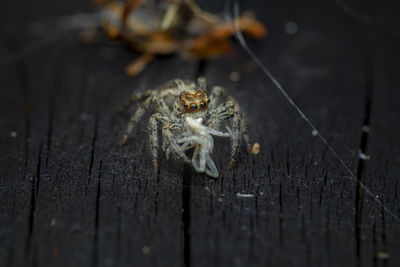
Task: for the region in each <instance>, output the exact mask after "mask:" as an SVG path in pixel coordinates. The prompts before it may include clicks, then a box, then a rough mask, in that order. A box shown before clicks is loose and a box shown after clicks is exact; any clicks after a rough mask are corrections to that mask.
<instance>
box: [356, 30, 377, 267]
mask: <svg viewBox="0 0 400 267" xmlns="http://www.w3.org/2000/svg"><path fill="white" fill-rule="evenodd" d="M365 35H366V33H363V39H365V40H363V46H362V47H363V49H362V52H363V54H362V55H363V59H364V62H363V66H362V67H363V73H364V88H365V94H366V95H365V104H364V119H363V122H362V127H363V128H365V127H367V128H370V118H371V107H372V95H373V90H374V83H375V76H374V63H373V58H372V55H371V50H370V47H369V45H370V44H369V42H368V40H367V38H366V36H365ZM368 135H369V132H368V131H366V130H363V131H362V134H361V141H360V148H359V151H360V153H362V154H363V155H365V154H366V153H367V145H368V137H369V136H368ZM366 171H367V159H366V158H363V157H359V160H358V165H357V173H356V175H357V179H358V181H359V182H358V183H357V186H356V197H355V203H354V207H355V210H356V214H355V238H356V255H357V265H360V264H361V263H360V259H361V230H362V227H361V224H362V223H361V221H362V209H363V200H364V189H363V188H362V186H361V184H363V185H365V175H366Z"/></svg>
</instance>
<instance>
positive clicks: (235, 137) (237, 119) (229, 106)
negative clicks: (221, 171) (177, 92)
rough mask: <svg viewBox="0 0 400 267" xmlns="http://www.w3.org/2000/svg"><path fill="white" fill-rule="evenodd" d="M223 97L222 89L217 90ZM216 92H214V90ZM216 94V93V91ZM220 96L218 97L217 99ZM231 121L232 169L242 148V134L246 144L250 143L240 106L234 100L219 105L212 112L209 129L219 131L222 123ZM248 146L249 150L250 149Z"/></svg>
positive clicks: (230, 164) (230, 163)
mask: <svg viewBox="0 0 400 267" xmlns="http://www.w3.org/2000/svg"><path fill="white" fill-rule="evenodd" d="M217 89H218V90H221V91H219V92H220V93H221V94H219V95H222V94H224V91H225V90H223V89H222V88H217ZM222 90H223V91H222ZM213 91H214V90H213ZM214 92H215V91H214ZM219 95H216V96H217V97H218V96H219ZM229 119H230V120H231V127H230V128H229V127H228V131H229V132H230V134H231V138H232V150H231V160H230V162H229V166H230V167H232V166H233V164H234V162H235V156H236V154H237V152H238V151H239V148H240V141H241V136H242V133H244V134H245V135H246V136H244V138H245V141H246V143H248V135H247V127H244V128H243V129H242V125H243V126H245V124H244V122H243V119H242V113H241V112H240V108H239V105H237V104H236V102H234V100H233V99H232V98H230V100H228V101H227V102H226V103H223V104H221V105H219V106H218V107H217V108H216V109H215V110H213V111H211V112H210V119H209V120H208V124H209V127H210V128H212V129H218V128H219V127H220V125H221V123H223V122H225V121H227V120H229ZM249 146H250V145H249V144H248V148H249Z"/></svg>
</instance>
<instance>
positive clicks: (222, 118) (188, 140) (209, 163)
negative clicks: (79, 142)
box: [121, 78, 251, 177]
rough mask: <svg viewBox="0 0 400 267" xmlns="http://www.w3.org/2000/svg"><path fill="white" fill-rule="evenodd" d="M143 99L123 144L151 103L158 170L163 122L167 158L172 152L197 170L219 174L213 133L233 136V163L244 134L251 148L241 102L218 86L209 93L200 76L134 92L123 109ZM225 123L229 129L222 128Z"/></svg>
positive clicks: (152, 147)
mask: <svg viewBox="0 0 400 267" xmlns="http://www.w3.org/2000/svg"><path fill="white" fill-rule="evenodd" d="M143 99H144V101H143V102H142V103H141V105H140V107H139V108H138V109H137V110H136V112H135V113H134V114H133V115H132V117H131V118H130V120H129V123H128V126H127V128H126V131H125V134H124V136H123V138H122V140H121V144H125V143H126V141H127V139H128V137H129V135H130V134H131V133H132V130H133V127H134V125H135V124H136V123H137V122H138V121H139V120H140V119H141V118H142V117H143V115H144V113H145V111H146V109H147V108H148V107H149V106H150V104H152V105H153V106H154V109H155V112H156V113H154V114H153V115H152V116H151V117H150V119H149V124H148V130H149V137H150V150H151V155H152V158H153V166H154V168H155V169H158V162H157V157H158V123H160V124H161V125H162V137H163V144H162V149H163V151H165V153H166V157H167V159H168V158H169V156H170V153H172V154H174V155H175V156H176V157H177V158H178V159H180V160H181V161H183V162H184V163H187V164H189V165H191V166H192V167H193V168H194V169H195V170H196V171H197V172H199V173H203V172H204V173H206V174H207V175H209V176H211V177H218V175H219V174H218V170H217V168H216V166H215V164H214V161H213V160H212V158H211V154H212V151H213V148H214V140H213V138H212V135H215V136H221V137H229V138H231V141H232V151H231V155H230V162H229V165H230V166H232V165H233V163H234V162H235V156H236V154H237V152H238V150H239V147H240V141H241V138H242V136H243V139H244V140H245V142H246V144H247V150H248V152H250V151H251V146H250V144H249V137H248V134H247V125H246V120H245V119H244V117H243V113H242V112H241V110H240V107H239V104H238V103H237V102H236V101H235V100H234V99H233V97H232V96H230V95H229V94H228V93H227V92H226V91H225V89H223V88H222V87H219V86H214V87H213V88H212V90H211V93H210V96H208V95H207V93H206V80H205V79H204V78H199V79H198V80H197V82H196V83H195V82H190V81H185V80H180V79H176V80H172V81H169V82H167V83H166V84H165V85H164V86H162V87H160V88H158V89H156V90H148V91H145V92H143V93H140V94H136V95H133V96H132V97H131V98H130V99H129V100H128V102H127V103H126V104H125V106H124V107H123V108H122V111H124V110H126V109H128V108H129V107H130V106H131V105H132V104H133V103H135V102H137V101H140V100H143ZM203 123H205V125H203ZM223 125H225V127H226V130H227V132H222V131H221V130H220V129H221V126H223ZM191 148H193V149H194V152H193V155H192V157H191V159H189V157H188V156H187V154H186V151H187V150H188V149H191Z"/></svg>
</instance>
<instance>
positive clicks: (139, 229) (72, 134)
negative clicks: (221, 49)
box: [0, 0, 400, 266]
mask: <svg viewBox="0 0 400 267" xmlns="http://www.w3.org/2000/svg"><path fill="white" fill-rule="evenodd" d="M25 4H26V6H25V9H21V8H19V5H17V4H14V3H9V4H8V8H7V10H8V12H6V11H5V10H2V11H1V14H2V20H3V21H5V22H7V24H8V25H10V26H9V27H7V28H6V27H4V26H3V27H2V28H1V32H2V36H4V39H3V40H2V41H1V44H0V55H1V56H4V57H8V56H9V54H10V53H13V52H15V51H17V50H18V49H21V48H24V47H26V45H27V44H29V43H30V42H34V41H37V40H39V39H40V36H39V37H33V36H32V35H30V34H28V29H29V24H30V23H31V22H34V21H41V22H42V24H43V25H48V24H49V23H50V24H51V23H52V22H55V21H57V19H58V18H59V17H60V16H64V15H67V14H73V13H76V12H78V11H80V10H83V11H91V10H94V9H92V7H91V6H90V4H88V3H85V4H84V3H81V2H79V1H68V3H63V4H62V5H60V4H59V3H58V4H57V3H56V2H53V1H42V2H41V3H39V4H38V3H30V2H29V3H28V2H26V3H25ZM201 4H202V7H204V8H207V9H209V10H221V9H222V8H223V5H221V6H220V5H219V4H218V3H214V4H210V5H209V4H208V3H207V1H202V3H201ZM241 4H242V5H241V9H242V10H244V9H247V8H250V9H253V10H254V11H255V12H256V14H257V17H260V18H261V20H262V21H263V22H264V23H265V24H266V25H267V26H268V29H269V36H268V38H267V39H266V40H265V41H261V42H259V41H258V42H257V41H249V45H250V46H251V48H252V49H254V51H255V53H256V54H257V55H259V57H260V59H261V60H262V61H263V62H265V64H266V65H267V66H268V67H269V69H270V70H271V72H272V73H273V74H274V75H275V76H276V77H277V78H278V79H279V80H280V81H281V83H282V85H283V86H284V87H285V88H286V89H287V91H288V93H289V94H290V95H291V96H292V97H293V100H294V101H295V102H296V103H298V105H299V106H300V107H301V108H302V109H303V110H304V112H305V113H306V114H307V115H308V116H309V117H310V119H311V121H312V122H313V123H315V125H316V126H317V128H318V129H319V130H320V132H321V133H322V134H323V135H324V136H325V137H326V138H327V140H328V142H329V143H330V144H332V146H333V147H334V149H335V150H336V151H337V152H338V154H339V155H340V156H341V157H342V158H343V160H344V162H345V163H346V164H347V165H348V166H349V168H350V169H351V170H352V171H353V172H354V173H355V175H356V176H357V178H358V179H360V180H362V181H363V182H364V183H365V185H366V186H367V187H368V188H370V189H371V191H372V192H374V194H377V195H379V197H380V199H381V200H382V201H383V203H384V205H385V206H386V207H387V208H388V209H389V210H390V211H392V212H393V213H394V214H396V215H397V216H398V214H399V204H398V187H399V181H398V176H399V173H398V168H397V166H398V165H399V157H398V156H397V155H398V154H399V151H398V148H399V142H398V138H397V136H398V134H397V132H398V130H399V127H400V125H399V121H400V120H399V117H400V109H399V108H398V99H399V93H398V90H396V89H397V88H398V86H399V82H398V79H397V76H398V75H397V67H396V66H397V62H398V61H399V58H400V57H399V50H398V47H399V46H398V44H399V39H398V34H397V33H396V29H394V26H393V25H395V22H396V20H397V18H396V16H394V15H393V14H396V12H395V11H396V10H398V6H394V5H393V6H391V4H390V3H386V2H383V3H379V4H377V3H375V2H374V1H369V2H367V3H362V4H361V3H358V2H357V1H349V2H346V3H345V4H347V5H349V6H350V7H352V8H354V10H358V11H359V12H361V13H360V14H364V15H365V14H366V15H368V16H369V17H370V18H373V19H371V20H367V21H365V20H363V19H361V20H360V17H354V16H349V14H348V13H349V12H347V13H346V12H344V11H346V9H345V10H343V6H342V7H341V6H340V5H338V4H337V3H335V1H325V2H321V1H317V0H315V1H312V3H307V5H305V4H300V3H297V4H296V3H293V2H292V1H268V2H266V3H264V2H262V1H258V2H256V1H251V2H246V3H241ZM347 11H348V10H347ZM361 18H364V19H365V18H366V16H364V17H361ZM288 21H293V22H295V23H296V24H297V25H298V31H297V32H296V33H295V34H293V35H290V34H287V33H285V30H284V29H285V25H286V23H287V22H288ZM54 24H55V23H54ZM3 25H4V24H3ZM61 36H62V37H60V39H58V40H59V41H55V42H54V43H53V44H52V45H48V46H46V47H45V48H42V49H40V50H37V52H33V53H31V54H29V55H27V56H25V57H22V58H21V59H19V60H17V61H15V62H13V63H11V64H8V65H2V66H1V71H2V74H1V75H0V81H1V83H2V89H1V99H0V114H1V116H0V126H1V127H0V133H1V138H0V148H1V151H2V152H3V155H4V156H2V157H0V175H1V177H2V178H1V179H0V203H1V206H2V209H1V213H0V218H1V220H0V227H1V230H0V265H2V266H3V265H4V266H31V265H32V266H34V265H39V266H76V265H82V266H126V265H139V266H181V265H182V266H189V265H192V266H206V265H208V266H209V265H211V266H232V265H235V266H265V265H279V266H281V265H283V266H291V265H298V266H309V265H317V266H321V265H323V266H338V265H345V266H353V265H358V266H381V265H382V266H397V265H399V263H400V256H399V241H398V240H399V226H398V225H399V224H398V221H396V220H395V219H394V218H393V217H391V216H390V215H389V214H388V213H387V212H384V211H383V210H382V207H380V206H379V205H377V203H376V202H375V201H374V200H373V199H372V198H371V197H370V196H368V195H367V194H366V193H365V192H364V191H360V188H359V186H358V185H357V183H356V182H355V181H354V180H351V178H350V176H349V173H348V172H346V170H345V169H344V168H343V166H341V165H340V163H339V162H338V161H337V159H335V158H334V156H333V155H332V154H331V153H330V152H329V150H328V149H327V147H326V146H325V145H323V144H322V143H321V141H320V140H319V139H318V138H317V137H315V136H313V135H312V133H311V129H310V128H309V127H308V126H307V125H306V123H305V122H304V121H303V120H302V119H301V117H300V116H299V114H297V113H296V111H295V110H294V109H293V107H291V106H290V105H289V103H288V101H287V100H286V99H285V98H283V96H282V95H281V94H280V93H279V92H278V91H277V90H276V88H275V87H274V85H273V84H272V83H271V82H270V81H269V80H268V79H267V78H266V77H265V75H263V74H262V72H261V71H260V70H259V69H257V68H256V67H255V65H254V63H253V62H252V61H251V59H250V58H249V56H248V55H247V54H245V52H244V51H243V50H242V49H241V48H240V46H239V45H238V44H237V45H236V46H235V50H234V51H233V52H232V53H230V54H229V55H227V56H225V57H223V58H221V59H218V60H215V61H207V62H204V63H199V62H198V61H185V60H183V59H181V58H178V57H166V58H161V59H158V60H157V61H155V62H153V63H151V65H150V66H149V68H148V69H147V70H146V71H145V72H143V73H142V74H140V75H139V76H137V77H135V78H133V79H132V78H127V77H125V76H124V74H123V72H122V70H123V68H124V66H125V65H126V64H127V63H128V62H130V61H131V60H132V59H133V58H134V57H135V55H134V54H133V53H131V51H129V50H128V49H127V48H126V47H124V46H123V45H121V44H115V43H112V42H108V41H105V40H97V41H94V42H92V43H88V44H82V43H79V42H77V39H76V33H74V32H72V33H69V34H67V35H63V34H61ZM243 70H244V72H243V73H241V76H240V80H239V81H237V82H233V81H230V80H229V77H230V74H231V72H234V71H243ZM199 74H203V75H205V76H206V78H207V79H208V81H209V83H210V85H222V86H224V87H225V88H227V89H228V90H229V91H230V92H231V93H232V94H233V95H234V96H235V97H236V98H237V99H238V100H239V102H240V104H241V105H242V106H243V110H244V111H245V112H246V113H247V114H248V118H249V121H250V124H251V138H252V140H253V141H258V142H259V143H260V144H261V152H260V154H259V155H257V156H254V155H247V154H246V152H245V151H244V149H242V150H241V153H240V155H239V158H238V161H237V165H236V166H235V167H234V168H233V169H230V168H228V166H227V162H228V157H227V156H226V155H228V153H229V143H228V142H224V140H220V139H216V151H215V154H214V156H213V158H214V159H215V161H216V164H217V166H218V168H219V170H220V173H221V175H220V177H219V178H217V179H210V178H208V177H206V176H204V175H200V174H197V173H193V172H192V171H191V170H189V169H188V168H184V167H183V166H182V164H180V163H179V162H177V161H174V160H170V161H166V160H165V158H164V156H163V157H162V160H160V171H159V172H154V171H153V170H152V168H151V160H150V155H149V152H148V143H147V138H148V137H147V133H146V131H145V129H146V122H145V120H144V121H143V122H141V123H140V124H139V125H138V127H137V129H136V132H135V138H133V139H132V140H131V142H130V143H129V144H128V145H127V146H124V147H120V146H119V145H118V141H119V139H120V137H121V134H122V131H123V129H124V128H125V125H126V122H127V120H128V118H127V116H126V115H120V114H118V113H117V110H118V107H119V106H120V105H121V104H122V103H123V102H124V101H125V99H127V98H128V97H129V95H130V94H131V93H132V92H134V91H138V90H142V89H151V88H155V87H156V86H158V85H160V84H162V83H163V82H165V81H167V80H169V79H172V78H177V77H179V78H188V79H193V78H194V77H196V76H198V75H199ZM363 125H364V126H365V125H367V126H369V128H370V131H369V132H366V131H363V130H362V126H363ZM364 129H365V127H364ZM15 134H16V136H15ZM359 151H363V152H365V154H368V155H370V157H371V158H370V159H369V160H360V158H359ZM237 193H246V194H253V195H254V197H250V198H240V197H238V196H237Z"/></svg>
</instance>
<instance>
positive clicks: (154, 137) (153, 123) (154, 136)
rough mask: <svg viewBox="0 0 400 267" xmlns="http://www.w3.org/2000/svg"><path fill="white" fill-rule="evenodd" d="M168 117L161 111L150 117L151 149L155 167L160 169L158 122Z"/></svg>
mask: <svg viewBox="0 0 400 267" xmlns="http://www.w3.org/2000/svg"><path fill="white" fill-rule="evenodd" d="M167 120H168V118H165V117H163V116H162V115H161V114H160V113H156V114H153V115H152V116H151V117H150V119H149V128H148V129H149V131H150V136H149V137H150V151H151V156H152V161H153V167H154V169H158V162H157V154H158V133H157V130H158V129H157V122H165V121H167Z"/></svg>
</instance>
